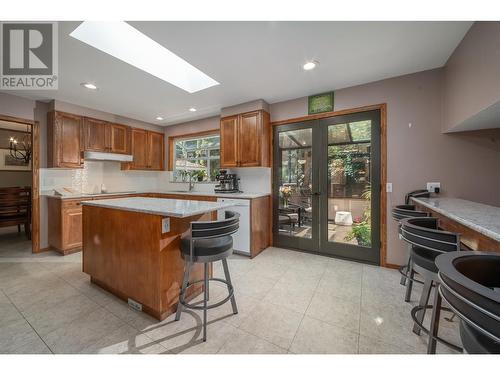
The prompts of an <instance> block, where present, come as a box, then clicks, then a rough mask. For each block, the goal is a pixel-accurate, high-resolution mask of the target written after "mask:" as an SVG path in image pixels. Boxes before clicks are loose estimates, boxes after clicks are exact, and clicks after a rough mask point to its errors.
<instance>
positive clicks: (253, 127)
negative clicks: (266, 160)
mask: <svg viewBox="0 0 500 375" xmlns="http://www.w3.org/2000/svg"><path fill="white" fill-rule="evenodd" d="M239 117H240V118H239V131H238V134H239V139H238V160H239V166H240V167H256V166H260V165H261V153H260V147H261V140H262V136H263V134H261V133H262V132H261V113H260V112H258V111H256V112H249V113H244V114H242V115H240V116H239Z"/></svg>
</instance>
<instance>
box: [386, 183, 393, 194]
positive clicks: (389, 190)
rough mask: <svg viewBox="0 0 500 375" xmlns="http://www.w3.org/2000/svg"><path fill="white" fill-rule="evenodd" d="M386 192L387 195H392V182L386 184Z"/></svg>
mask: <svg viewBox="0 0 500 375" xmlns="http://www.w3.org/2000/svg"><path fill="white" fill-rule="evenodd" d="M385 191H386V193H392V182H387V183H386V184H385Z"/></svg>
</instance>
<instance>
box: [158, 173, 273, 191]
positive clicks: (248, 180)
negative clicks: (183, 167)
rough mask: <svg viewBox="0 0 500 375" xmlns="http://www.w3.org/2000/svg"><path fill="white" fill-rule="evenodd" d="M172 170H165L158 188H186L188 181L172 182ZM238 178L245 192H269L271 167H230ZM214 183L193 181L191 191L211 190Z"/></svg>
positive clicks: (241, 188)
mask: <svg viewBox="0 0 500 375" xmlns="http://www.w3.org/2000/svg"><path fill="white" fill-rule="evenodd" d="M172 173H173V172H166V174H165V175H163V176H162V177H161V179H160V181H159V183H160V188H161V189H166V190H187V189H188V183H187V182H186V183H182V182H172V180H173V178H172V177H173V176H172ZM228 173H235V174H237V175H238V177H239V178H240V190H241V191H244V192H245V193H271V168H232V169H228ZM215 185H216V183H213V184H211V183H201V184H199V183H195V185H194V189H193V191H199V192H212V191H214V187H215Z"/></svg>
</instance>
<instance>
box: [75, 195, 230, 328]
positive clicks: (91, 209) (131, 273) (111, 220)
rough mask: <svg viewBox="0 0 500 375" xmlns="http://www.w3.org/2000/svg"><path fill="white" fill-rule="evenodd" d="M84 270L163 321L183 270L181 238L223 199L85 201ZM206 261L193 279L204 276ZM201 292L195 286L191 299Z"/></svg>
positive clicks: (173, 302) (194, 271)
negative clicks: (208, 200) (216, 200)
mask: <svg viewBox="0 0 500 375" xmlns="http://www.w3.org/2000/svg"><path fill="white" fill-rule="evenodd" d="M82 205H83V272H85V273H87V274H89V275H90V278H91V282H93V283H94V284H97V285H99V286H100V287H102V288H104V289H106V290H108V291H109V292H111V293H113V294H114V295H116V296H117V297H119V298H121V299H123V300H125V301H128V302H129V304H130V305H131V306H133V307H135V308H138V309H141V310H142V311H144V312H146V313H148V314H149V315H151V316H153V317H155V318H157V319H159V320H163V319H165V318H166V317H167V316H168V315H170V314H171V313H172V312H174V311H175V309H176V306H177V301H178V297H179V290H180V285H181V282H182V275H183V270H184V261H183V260H182V258H181V252H180V249H179V248H180V239H181V236H182V235H183V234H184V233H186V232H188V231H189V229H190V223H191V222H192V221H200V220H213V219H215V218H216V212H217V210H220V209H225V208H229V207H231V204H228V203H224V202H203V201H191V200H177V199H160V198H140V197H137V198H119V199H106V200H92V201H83V202H82ZM202 273H203V265H202V264H199V265H196V266H195V267H193V268H192V272H191V275H190V280H191V281H193V280H197V279H200V278H202ZM201 292H202V288H201V286H198V285H193V286H192V287H191V289H190V290H188V293H187V296H188V298H189V299H190V298H193V297H195V296H196V295H198V294H199V293H201Z"/></svg>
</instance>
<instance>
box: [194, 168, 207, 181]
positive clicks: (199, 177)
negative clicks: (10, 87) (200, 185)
mask: <svg viewBox="0 0 500 375" xmlns="http://www.w3.org/2000/svg"><path fill="white" fill-rule="evenodd" d="M206 175H207V173H206V172H205V171H204V170H198V171H193V172H191V176H192V178H193V179H194V180H195V181H198V182H202V181H203V178H204V177H205V176H206Z"/></svg>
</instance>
